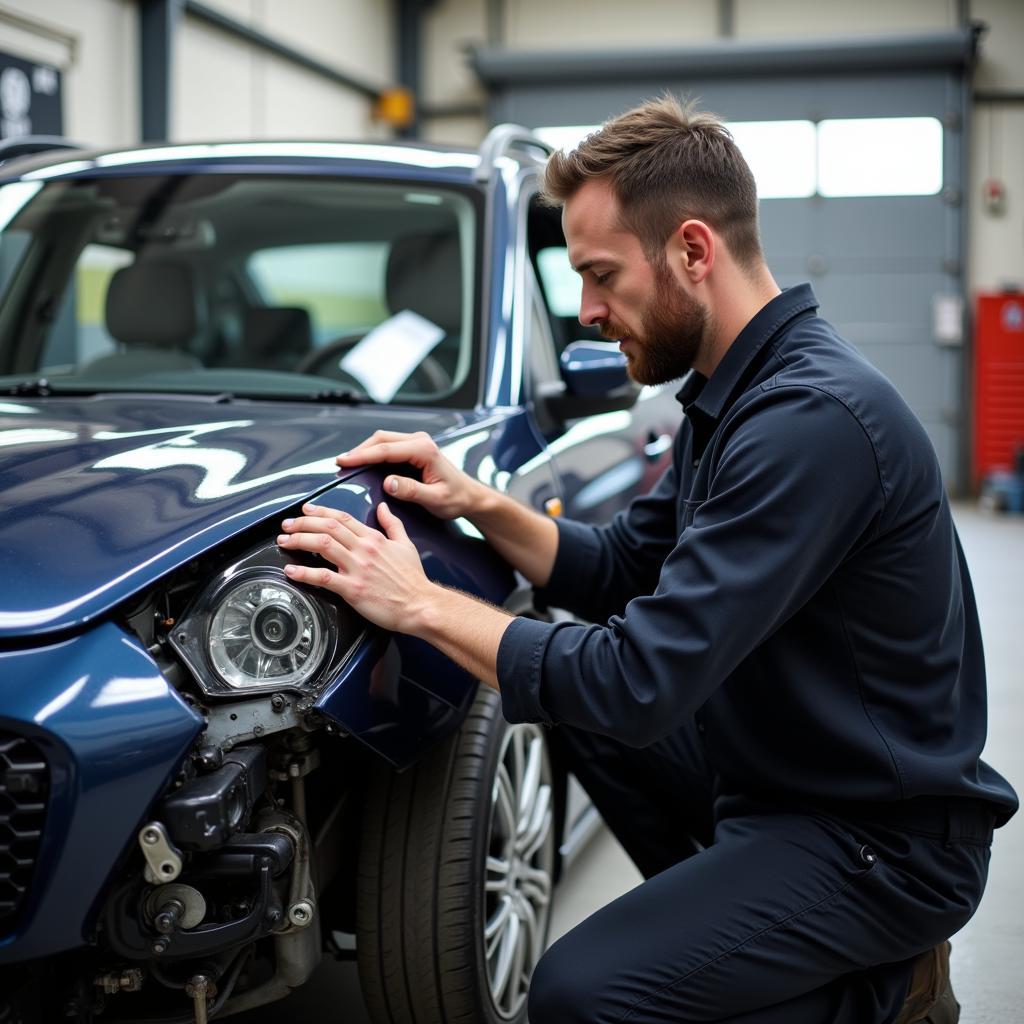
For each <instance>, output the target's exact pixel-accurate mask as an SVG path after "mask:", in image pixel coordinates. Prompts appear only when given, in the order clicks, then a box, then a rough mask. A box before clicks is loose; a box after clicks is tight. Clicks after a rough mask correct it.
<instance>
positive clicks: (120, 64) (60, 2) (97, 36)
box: [0, 0, 139, 146]
mask: <svg viewBox="0 0 1024 1024" xmlns="http://www.w3.org/2000/svg"><path fill="white" fill-rule="evenodd" d="M0 50H2V51H3V52H5V53H10V54H13V55H14V56H16V57H22V58H23V59H25V60H30V61H37V62H39V63H44V64H50V65H52V66H53V67H55V68H57V69H58V70H59V71H60V72H61V74H62V76H63V82H62V92H63V99H64V132H65V134H66V135H67V136H69V137H70V138H74V139H76V140H77V139H81V140H82V141H83V142H88V143H93V144H96V145H100V146H110V145H117V144H120V143H123V142H125V141H134V140H135V139H137V138H138V132H139V128H138V124H139V96H138V78H139V71H138V52H137V51H138V43H137V18H136V5H135V2H134V0H4V2H3V3H0Z"/></svg>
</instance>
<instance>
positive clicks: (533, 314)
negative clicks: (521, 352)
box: [528, 287, 559, 384]
mask: <svg viewBox="0 0 1024 1024" xmlns="http://www.w3.org/2000/svg"><path fill="white" fill-rule="evenodd" d="M530 291H531V292H532V294H533V299H532V301H531V303H530V337H529V341H528V345H529V350H530V357H529V358H530V376H531V378H532V380H533V382H534V383H535V384H536V383H540V382H541V381H550V380H558V378H559V371H558V356H557V355H556V353H555V344H554V341H553V340H552V337H551V323H550V321H549V320H548V313H547V310H546V309H545V308H544V302H543V300H542V299H541V297H540V295H539V293H538V289H537V288H536V287H533V288H531V289H530Z"/></svg>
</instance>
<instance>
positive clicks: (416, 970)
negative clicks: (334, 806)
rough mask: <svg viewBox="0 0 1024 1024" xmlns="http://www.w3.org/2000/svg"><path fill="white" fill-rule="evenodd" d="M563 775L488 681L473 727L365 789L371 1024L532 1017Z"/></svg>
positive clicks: (363, 965)
mask: <svg viewBox="0 0 1024 1024" xmlns="http://www.w3.org/2000/svg"><path fill="white" fill-rule="evenodd" d="M554 796H555V794H554V783H553V777H552V772H551V764H550V759H549V756H548V750H547V741H546V739H545V735H544V731H543V729H542V728H541V727H539V726H536V725H509V724H508V723H506V722H505V720H504V718H503V717H502V714H501V700H500V698H499V697H498V695H497V694H496V693H495V692H494V691H493V690H492V689H490V688H489V687H486V686H481V687H480V689H479V691H478V693H477V695H476V699H475V701H474V703H473V706H472V708H471V710H470V712H469V714H468V715H467V717H466V719H465V721H464V722H463V724H462V726H461V727H460V729H459V730H458V732H457V733H455V734H454V735H453V736H452V737H451V738H450V739H449V740H448V741H446V742H444V743H442V744H441V745H440V746H439V747H438V748H436V749H435V750H433V751H432V752H431V753H430V755H428V757H426V758H425V759H424V760H422V761H420V762H419V763H418V764H416V765H415V766H413V767H412V768H410V769H408V770H407V771H405V772H401V773H398V772H394V771H392V770H390V769H389V768H386V767H382V768H380V769H378V770H376V771H375V772H374V774H373V777H372V779H371V782H370V787H369V791H368V793H367V803H366V811H365V813H364V822H363V832H362V835H361V837H360V844H361V849H360V864H359V874H358V893H357V898H356V933H357V934H356V949H357V959H358V966H359V977H360V983H361V986H362V991H363V998H364V1000H365V1002H366V1007H367V1010H368V1012H369V1015H370V1017H371V1019H372V1020H373V1021H374V1024H471V1022H472V1024H522V1022H525V1020H526V994H527V989H528V986H529V976H530V974H531V973H532V970H533V967H534V966H535V964H536V962H537V960H538V959H539V958H540V954H541V953H542V952H543V950H544V947H545V945H546V943H547V932H548V924H549V920H550V906H551V888H552V880H553V877H554V871H555V858H556V843H555V837H556V829H555V824H554V802H555V801H554Z"/></svg>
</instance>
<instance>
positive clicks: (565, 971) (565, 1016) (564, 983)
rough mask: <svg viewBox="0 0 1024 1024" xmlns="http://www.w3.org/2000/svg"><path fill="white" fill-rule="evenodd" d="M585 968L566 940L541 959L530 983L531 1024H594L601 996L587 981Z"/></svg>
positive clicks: (529, 1014)
mask: <svg viewBox="0 0 1024 1024" xmlns="http://www.w3.org/2000/svg"><path fill="white" fill-rule="evenodd" d="M585 971H586V968H585V965H584V963H583V962H581V959H580V958H579V957H578V956H576V955H575V954H574V953H573V952H572V951H571V949H570V943H567V942H566V941H565V940H564V939H562V940H559V941H558V942H556V943H555V944H554V945H553V946H552V947H551V948H550V949H549V950H548V951H547V952H546V953H545V954H544V955H543V956H542V957H541V958H540V961H539V962H538V964H537V966H536V967H535V968H534V971H533V978H532V979H531V981H530V995H529V1003H528V1007H529V1012H528V1014H527V1016H528V1018H529V1021H530V1024H584V1022H587V1024H593V1022H595V1021H598V1020H600V1019H601V1018H600V1017H599V1016H598V1015H597V1007H596V1006H595V1005H593V1002H594V1000H595V999H596V998H597V995H598V993H597V992H596V991H595V990H594V988H593V987H592V986H591V985H590V984H589V983H588V981H587V979H586V977H585Z"/></svg>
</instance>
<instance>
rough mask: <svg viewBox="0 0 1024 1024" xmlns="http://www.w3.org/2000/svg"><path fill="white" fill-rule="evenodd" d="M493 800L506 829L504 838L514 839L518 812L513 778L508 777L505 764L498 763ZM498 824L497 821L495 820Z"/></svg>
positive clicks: (503, 834)
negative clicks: (516, 810)
mask: <svg viewBox="0 0 1024 1024" xmlns="http://www.w3.org/2000/svg"><path fill="white" fill-rule="evenodd" d="M491 799H492V802H493V803H494V805H495V809H496V810H497V812H498V815H499V816H500V817H501V818H502V820H503V822H504V825H505V831H504V832H503V833H502V836H503V838H505V839H513V838H514V837H515V834H516V813H515V810H514V808H515V803H514V801H515V796H514V793H513V788H512V780H511V779H510V778H509V777H508V772H507V771H506V770H505V766H504V765H503V764H500V765H498V771H497V774H496V775H495V778H494V789H493V791H492V795H491ZM495 824H497V822H495Z"/></svg>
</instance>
